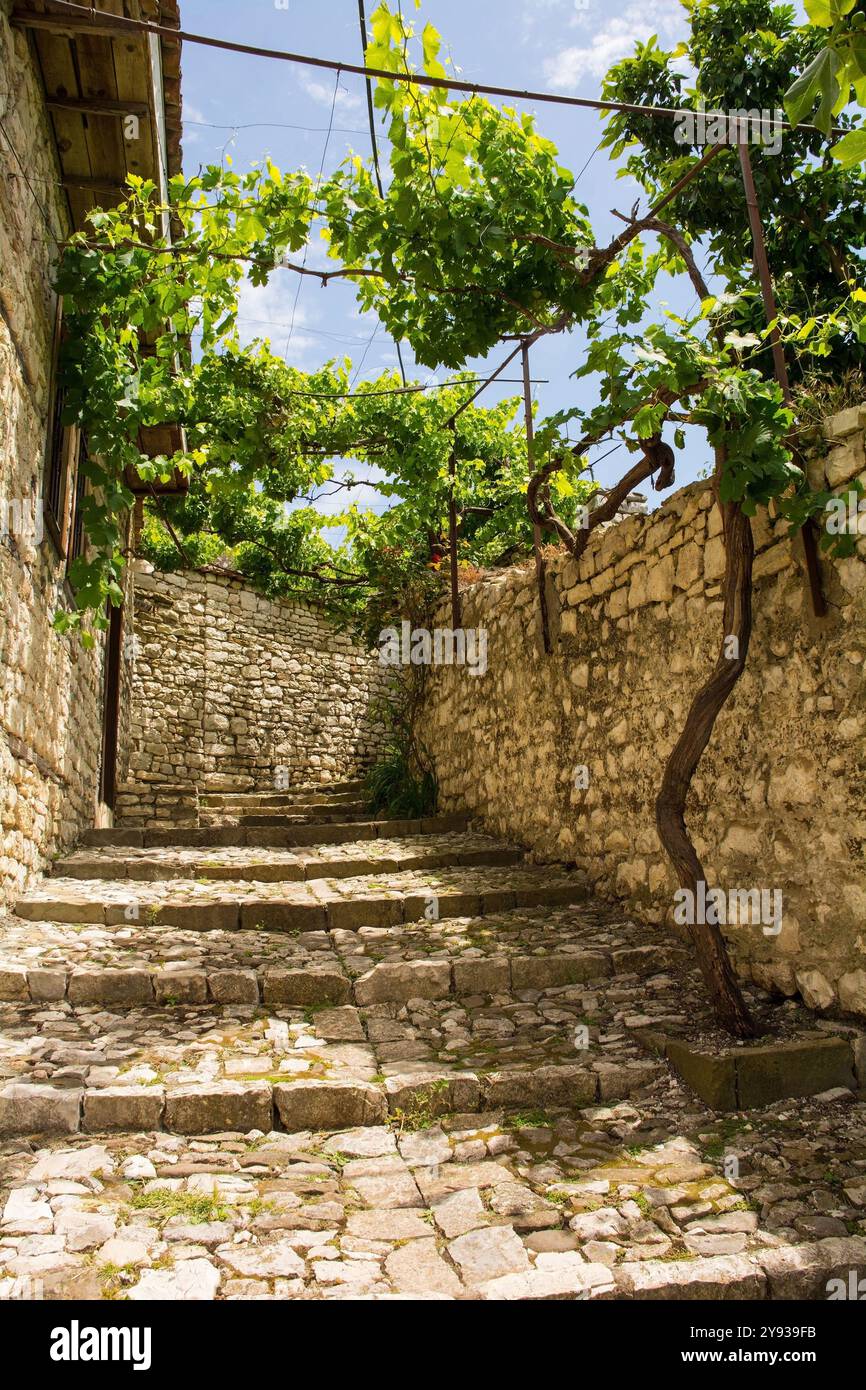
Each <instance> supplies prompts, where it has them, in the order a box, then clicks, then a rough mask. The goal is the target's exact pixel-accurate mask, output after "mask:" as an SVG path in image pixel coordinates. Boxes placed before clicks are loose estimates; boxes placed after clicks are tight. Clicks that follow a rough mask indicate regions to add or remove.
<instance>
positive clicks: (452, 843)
mask: <svg viewBox="0 0 866 1390" xmlns="http://www.w3.org/2000/svg"><path fill="white" fill-rule="evenodd" d="M522 859H523V852H522V850H520V849H519V848H518V847H517V846H516V845H504V844H503V843H502V842H501V841H499V840H495V839H493V838H491V836H489V835H477V834H476V835H471V834H461V833H457V832H454V831H452V832H450V833H446V834H443V835H427V836H414V837H413V836H406V837H403V838H399V839H391V840H384V839H378V840H376V841H374V842H372V843H371V842H370V841H367V840H363V841H360V842H358V841H356V842H355V843H352V842H348V843H346V844H343V845H323V846H321V847H312V848H310V849H308V850H306V851H305V852H299V851H295V852H293V851H291V850H278V849H268V848H260V849H250V848H225V849H223V850H222V851H221V852H220V853H218V854H216V853H214V851H212V850H201V849H194V848H191V849H179V848H166V849H153V850H146V849H136V848H132V847H127V848H124V847H119V846H106V847H103V848H98V849H89V850H78V851H77V852H76V853H75V854H71V855H69V856H68V857H67V858H65V859H60V860H58V861H57V863H56V864H55V865H54V869H53V876H54V877H60V878H79V879H129V880H137V881H139V882H155V881H158V880H160V879H180V878H193V879H199V880H201V879H211V880H214V881H217V882H239V883H240V882H258V883H289V882H294V883H302V882H305V881H308V880H311V879H319V878H358V877H360V876H361V875H363V874H383V873H396V872H398V871H402V870H408V869H433V868H445V867H449V866H451V867H453V866H456V865H460V864H465V865H478V864H487V865H493V864H500V865H509V864H517V863H520V861H521V860H522Z"/></svg>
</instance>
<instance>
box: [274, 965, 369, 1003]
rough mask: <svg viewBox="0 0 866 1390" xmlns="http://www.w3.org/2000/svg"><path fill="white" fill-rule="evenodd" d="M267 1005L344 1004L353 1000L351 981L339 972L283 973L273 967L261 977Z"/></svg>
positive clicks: (313, 969)
mask: <svg viewBox="0 0 866 1390" xmlns="http://www.w3.org/2000/svg"><path fill="white" fill-rule="evenodd" d="M262 997H263V999H264V1002H265V1003H266V1004H295V1005H298V1006H301V1007H304V1006H307V1005H311V1004H345V1003H346V1002H347V1001H348V1000H350V999H351V997H352V986H351V982H350V981H349V980H348V979H347V977H346V976H345V975H343V974H342V973H341V972H340V971H339V970H337V969H333V970H328V969H316V968H310V969H309V970H284V969H282V968H281V967H279V966H272V967H269V968H267V969H266V970H265V971H264V974H263V976H262Z"/></svg>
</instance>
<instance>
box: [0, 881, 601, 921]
mask: <svg viewBox="0 0 866 1390" xmlns="http://www.w3.org/2000/svg"><path fill="white" fill-rule="evenodd" d="M585 894H586V890H585V886H584V881H583V878H582V877H581V876H580V875H579V874H577V873H569V872H567V871H564V870H560V869H555V868H551V867H550V866H546V867H539V866H536V865H527V866H520V867H514V868H453V869H447V868H446V869H429V870H415V871H411V872H400V873H393V874H389V875H387V877H384V878H376V877H374V876H372V875H367V876H363V877H360V878H341V879H317V880H313V881H310V882H304V883H274V884H270V883H224V884H220V885H218V886H217V885H214V884H213V883H199V882H197V881H195V880H190V879H167V880H163V881H161V882H156V883H139V882H136V881H130V880H124V879H117V880H114V881H108V880H104V879H75V878H69V879H64V878H54V879H48V880H46V881H44V882H43V883H42V884H40V885H39V886H38V887H37V888H34V889H33V890H32V892H30V893H28V894H26V895H24V896H23V897H21V898H20V899H19V900H18V902H17V904H16V912H17V913H18V915H19V916H20V917H23V918H25V919H26V920H27V921H43V922H90V923H106V924H109V925H110V924H112V923H124V922H125V923H130V922H136V921H147V922H153V923H155V924H165V925H170V926H177V927H184V928H187V929H190V930H202V931H211V930H213V929H215V928H219V929H222V930H236V929H237V928H239V927H242V928H245V929H253V930H271V931H296V930H297V931H310V930H314V931H315V930H324V929H326V928H328V929H337V928H343V929H346V930H351V931H356V930H358V929H360V928H361V927H388V926H395V925H398V924H399V923H401V922H414V921H420V920H436V919H437V918H438V919H441V918H444V917H456V916H485V915H487V914H488V913H491V912H502V911H507V910H509V909H511V908H515V907H541V906H547V907H555V906H558V905H560V904H567V903H576V902H580V901H581V900H582V899H583V898H584V897H585Z"/></svg>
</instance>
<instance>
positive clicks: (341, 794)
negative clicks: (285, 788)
mask: <svg viewBox="0 0 866 1390" xmlns="http://www.w3.org/2000/svg"><path fill="white" fill-rule="evenodd" d="M363 798H364V787H363V783H356V784H355V785H353V786H346V787H340V788H335V789H334V790H333V791H316V790H315V789H314V788H311V787H308V788H305V789H304V790H302V791H290V792H240V793H219V792H212V793H209V794H207V795H204V796H201V797H200V798H199V805H200V806H201V807H202V808H203V809H207V810H211V811H238V810H240V811H252V810H255V809H256V808H258V807H271V806H274V807H280V806H282V807H297V806H342V805H345V803H346V802H359V801H360V802H363Z"/></svg>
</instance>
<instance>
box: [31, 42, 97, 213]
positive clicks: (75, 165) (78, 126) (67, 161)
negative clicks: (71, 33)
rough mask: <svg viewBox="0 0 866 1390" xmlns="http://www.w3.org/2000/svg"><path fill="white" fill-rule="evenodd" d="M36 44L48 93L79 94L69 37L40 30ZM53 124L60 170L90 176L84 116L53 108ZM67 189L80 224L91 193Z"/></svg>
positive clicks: (70, 202) (71, 209)
mask: <svg viewBox="0 0 866 1390" xmlns="http://www.w3.org/2000/svg"><path fill="white" fill-rule="evenodd" d="M33 44H34V47H35V49H36V57H37V60H38V63H39V69H40V72H41V74H42V82H43V85H44V88H45V92H46V95H48V96H53V95H56V94H62V95H64V96H70V97H78V96H80V92H79V87H78V75H77V73H76V70H75V63H74V61H73V57H72V45H71V42H70V40H69V39H66V38H63V37H62V36H58V35H56V34H46V33H39V34H34V35H33ZM51 124H52V126H53V128H54V139H55V142H56V144H57V154H58V159H59V162H60V169H61V173H62V174H64V175H69V174H75V175H78V176H79V177H83V178H89V177H90V174H91V168H90V152H89V151H88V148H87V141H86V139H85V134H84V121H83V119H82V117H81V116H80V115H76V114H75V113H73V112H70V111H52V112H51ZM67 192H68V202H69V211H70V216H71V217H72V219H73V225H74V226H76V227H80V226H81V221H80V218H81V216H82V213H83V211H84V210H86V206H89V205H90V202H92V199H90V198H89V196H88V198H87V201H86V203H85V202H84V200H83V199H82V198H81V197H78V196H74V195H73V194H72V193H71V192H70V191H67Z"/></svg>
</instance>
